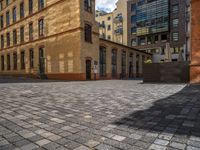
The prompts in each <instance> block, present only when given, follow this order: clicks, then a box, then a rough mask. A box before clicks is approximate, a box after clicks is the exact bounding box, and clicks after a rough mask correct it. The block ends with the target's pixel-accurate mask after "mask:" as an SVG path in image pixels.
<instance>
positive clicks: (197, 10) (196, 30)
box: [190, 0, 200, 83]
mask: <svg viewBox="0 0 200 150" xmlns="http://www.w3.org/2000/svg"><path fill="white" fill-rule="evenodd" d="M191 14H192V17H191V29H192V30H191V33H192V34H191V64H190V81H191V83H200V1H199V0H191Z"/></svg>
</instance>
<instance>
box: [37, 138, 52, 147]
mask: <svg viewBox="0 0 200 150" xmlns="http://www.w3.org/2000/svg"><path fill="white" fill-rule="evenodd" d="M50 142H51V141H49V140H47V139H43V140H40V141H37V142H36V144H37V145H39V146H43V145H46V144H48V143H50Z"/></svg>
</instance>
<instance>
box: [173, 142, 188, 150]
mask: <svg viewBox="0 0 200 150" xmlns="http://www.w3.org/2000/svg"><path fill="white" fill-rule="evenodd" d="M170 146H171V147H173V148H177V149H181V150H184V149H185V147H186V144H182V143H177V142H172V143H170Z"/></svg>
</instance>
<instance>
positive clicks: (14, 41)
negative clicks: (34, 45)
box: [13, 29, 17, 45]
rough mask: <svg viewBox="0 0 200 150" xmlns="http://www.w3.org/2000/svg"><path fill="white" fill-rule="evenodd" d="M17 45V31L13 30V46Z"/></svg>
mask: <svg viewBox="0 0 200 150" xmlns="http://www.w3.org/2000/svg"><path fill="white" fill-rule="evenodd" d="M16 44H17V30H16V29H15V30H13V45H16Z"/></svg>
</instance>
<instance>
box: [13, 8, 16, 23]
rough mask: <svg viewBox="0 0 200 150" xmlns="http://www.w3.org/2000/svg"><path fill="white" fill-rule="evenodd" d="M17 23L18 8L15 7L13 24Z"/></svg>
mask: <svg viewBox="0 0 200 150" xmlns="http://www.w3.org/2000/svg"><path fill="white" fill-rule="evenodd" d="M16 21H17V8H16V7H14V8H13V23H15V22H16Z"/></svg>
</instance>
